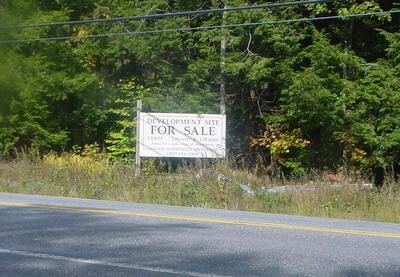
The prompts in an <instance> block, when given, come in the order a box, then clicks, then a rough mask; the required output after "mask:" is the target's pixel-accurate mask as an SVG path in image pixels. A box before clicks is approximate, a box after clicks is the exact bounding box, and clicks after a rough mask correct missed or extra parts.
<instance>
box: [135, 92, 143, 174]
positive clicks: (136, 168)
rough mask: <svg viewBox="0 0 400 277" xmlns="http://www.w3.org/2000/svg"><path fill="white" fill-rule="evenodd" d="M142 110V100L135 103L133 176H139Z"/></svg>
mask: <svg viewBox="0 0 400 277" xmlns="http://www.w3.org/2000/svg"><path fill="white" fill-rule="evenodd" d="M141 112H142V100H138V101H137V103H136V158H135V176H136V177H139V176H140V113H141Z"/></svg>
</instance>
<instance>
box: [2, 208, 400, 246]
mask: <svg viewBox="0 0 400 277" xmlns="http://www.w3.org/2000/svg"><path fill="white" fill-rule="evenodd" d="M0 205H7V206H17V207H32V208H44V209H55V210H65V211H76V212H87V213H97V214H113V215H126V216H139V217H150V218H161V219H170V220H181V221H192V222H206V223H219V224H231V225H244V226H257V227H269V228H279V229H289V230H299V231H314V232H323V233H338V234H348V235H361V236H372V237H387V238H397V239H400V233H383V232H371V231H362V230H352V229H336V228H327V227H312V226H301V225H291V224H279V223H271V222H256V221H240V220H232V219H218V218H207V217H192V216H181V215H167V214H157V213H142V212H133V211H118V210H107V209H89V208H79V207H67V206H55V205H41V204H29V203H22V202H9V201H0Z"/></svg>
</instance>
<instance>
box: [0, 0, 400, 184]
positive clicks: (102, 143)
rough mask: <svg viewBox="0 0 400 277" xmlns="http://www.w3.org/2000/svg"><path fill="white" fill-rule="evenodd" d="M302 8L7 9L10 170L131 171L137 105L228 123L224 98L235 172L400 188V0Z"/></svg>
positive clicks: (29, 4)
mask: <svg viewBox="0 0 400 277" xmlns="http://www.w3.org/2000/svg"><path fill="white" fill-rule="evenodd" d="M299 2H301V3H297V2H296V3H294V1H291V0H289V1H285V0H283V1H269V2H267V1H257V0H193V1H183V0H152V1H150V0H141V1H139V0H134V1H126V0H82V1H74V0H2V1H0V159H4V160H8V159H13V158H15V157H16V155H17V154H16V153H17V152H18V151H20V150H21V149H31V151H37V152H38V153H40V154H41V155H44V154H46V153H59V154H60V153H63V152H69V151H74V150H76V149H80V148H83V147H84V146H85V145H98V146H99V147H100V148H101V149H102V150H103V151H104V152H105V153H106V154H107V155H108V157H109V158H110V159H112V160H123V161H126V162H132V160H133V159H134V153H135V132H136V131H135V126H136V121H135V120H136V111H135V108H136V101H137V100H138V99H141V100H142V101H143V110H144V111H147V112H174V113H178V112H185V113H220V112H221V110H220V103H221V96H222V97H223V99H222V100H224V102H225V110H226V111H225V113H226V118H227V145H226V147H227V151H228V158H229V159H230V160H231V161H232V163H233V164H234V165H235V166H238V167H244V168H257V169H259V171H260V173H263V174H271V175H277V176H279V175H282V174H284V175H286V176H290V175H300V174H303V173H306V172H308V171H310V170H313V169H321V170H329V171H332V172H336V171H339V170H343V169H345V170H349V171H354V172H359V173H360V174H363V175H365V176H368V177H369V178H372V179H373V180H374V182H375V184H376V185H382V183H383V182H384V178H385V176H394V177H395V178H398V174H400V81H399V80H400V14H399V10H400V1H386V0H371V1H359V0H347V1H340V0H337V1H323V0H321V1H299ZM307 2H310V3H307ZM277 3H282V4H283V3H287V5H277V6H271V7H268V5H267V4H277ZM293 3H294V4H293ZM260 5H265V6H266V7H265V8H251V9H237V10H229V11H225V12H216V11H217V10H221V9H222V8H224V6H225V7H226V8H232V7H246V6H247V7H248V6H260ZM207 10H210V11H214V12H205V13H195V12H193V13H190V12H189V11H207ZM184 12H188V13H184ZM174 14H176V15H174ZM152 15H164V16H152ZM60 22H61V23H60ZM55 23H59V24H55ZM221 45H224V50H225V51H224V52H222V51H221V50H222V49H221ZM225 47H226V48H225ZM221 82H223V84H224V88H225V93H224V94H222V93H221Z"/></svg>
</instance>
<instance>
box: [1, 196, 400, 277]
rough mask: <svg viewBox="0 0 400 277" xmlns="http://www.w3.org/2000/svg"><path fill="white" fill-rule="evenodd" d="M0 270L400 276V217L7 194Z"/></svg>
mask: <svg viewBox="0 0 400 277" xmlns="http://www.w3.org/2000/svg"><path fill="white" fill-rule="evenodd" d="M0 276H360V277H361V276H396V277H399V276H400V225H399V224H386V223H376V222H365V221H350V220H338V219H325V218H313V217H299V216H287V215H275V214H262V213H247V212H233V211H223V210H210V209H197V208H182V207H170V206H158V205H144V204H135V203H121V202H112V201H97V200H86V199H74V198H62V197H46V196H32V195H22V194H6V193H0Z"/></svg>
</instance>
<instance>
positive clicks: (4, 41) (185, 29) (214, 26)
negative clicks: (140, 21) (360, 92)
mask: <svg viewBox="0 0 400 277" xmlns="http://www.w3.org/2000/svg"><path fill="white" fill-rule="evenodd" d="M398 13H400V10H392V11H382V12H372V13H361V14H350V15H334V16H324V17H312V18H299V19H284V20H275V21H263V22H253V23H237V24H228V25H213V26H200V27H190V28H175V29H161V30H149V31H141V32H133V33H132V32H122V33H107V34H97V35H87V36H64V37H48V38H36V39H16V40H2V41H0V43H27V42H43V41H62V40H69V39H95V38H103V37H116V36H136V35H152V34H159V33H166V32H185V31H203V30H210V29H222V28H234V27H251V26H260V25H267V24H282V23H295V22H309V21H320V20H329V19H344V20H345V19H349V18H357V17H366V16H374V15H385V14H387V15H389V14H398Z"/></svg>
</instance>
